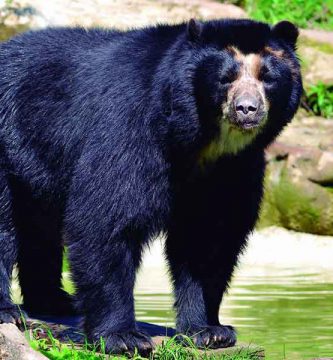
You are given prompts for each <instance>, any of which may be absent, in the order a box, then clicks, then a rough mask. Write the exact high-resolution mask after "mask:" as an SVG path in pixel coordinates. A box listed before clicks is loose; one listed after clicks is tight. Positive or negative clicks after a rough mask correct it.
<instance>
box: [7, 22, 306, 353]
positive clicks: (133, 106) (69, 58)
mask: <svg viewBox="0 0 333 360" xmlns="http://www.w3.org/2000/svg"><path fill="white" fill-rule="evenodd" d="M282 30H283V31H282ZM281 34H282V35H281ZM290 39H293V35H291V36H288V34H287V35H286V29H285V27H280V28H279V31H275V32H274V31H271V28H270V27H269V26H268V25H266V24H262V23H257V22H253V21H249V20H223V21H212V22H207V23H202V24H201V23H198V22H192V23H190V25H188V26H187V25H186V24H182V25H177V26H157V27H151V28H146V29H142V30H133V31H129V32H117V31H104V30H98V29H92V30H89V31H87V30H84V29H79V28H76V29H66V28H60V29H46V30H43V31H36V32H28V33H26V34H23V35H20V36H18V37H16V38H13V39H12V40H10V41H9V42H7V43H4V44H1V46H0V137H1V138H0V146H1V149H0V161H1V164H0V165H1V170H0V171H1V173H0V185H1V193H0V195H1V198H0V236H1V237H0V254H1V255H0V322H1V321H3V322H7V321H11V320H12V321H15V319H17V317H18V315H17V313H16V312H15V311H16V310H15V308H14V306H13V305H12V304H11V301H10V297H9V280H10V277H11V271H12V268H13V265H14V263H15V262H18V266H19V272H20V277H19V278H20V283H21V286H22V290H23V296H24V301H25V305H26V309H27V311H28V312H29V311H30V312H38V313H41V312H43V313H57V314H67V313H68V312H70V310H71V306H70V303H69V301H68V298H67V296H66V295H65V294H64V293H63V292H62V290H60V274H61V259H62V246H63V240H64V241H65V243H66V245H67V246H68V251H69V258H70V263H71V269H72V273H73V279H74V281H75V284H76V287H77V293H76V308H77V310H78V311H79V312H81V313H82V314H84V316H85V330H86V332H87V334H88V336H89V337H90V339H92V340H99V338H100V336H103V337H105V339H106V347H107V350H108V351H111V350H112V351H113V352H124V351H130V352H132V351H133V349H134V347H138V348H139V350H140V351H141V352H143V353H145V352H147V351H149V350H150V349H151V343H150V339H149V337H147V336H146V335H145V334H142V333H139V332H138V330H137V329H136V327H135V318H134V303H133V286H134V282H135V272H136V270H137V268H138V266H139V264H140V259H141V253H142V249H143V248H144V246H145V245H147V243H148V241H149V239H151V238H152V237H153V236H155V235H157V234H158V233H160V232H161V231H164V232H166V233H167V235H168V236H167V242H166V256H167V259H168V261H169V263H170V270H171V274H172V278H173V281H174V287H175V296H176V303H175V306H176V309H177V331H178V332H181V333H187V334H193V335H195V334H196V342H197V344H198V345H199V346H205V345H210V346H212V347H220V346H229V345H232V344H233V343H234V342H235V333H234V330H233V329H232V328H231V327H226V326H222V325H220V323H219V319H218V309H219V305H220V302H221V299H222V295H223V293H224V292H225V290H226V288H227V285H228V282H229V280H230V277H231V274H232V271H233V268H234V266H235V264H236V262H237V257H238V254H239V253H240V251H241V250H242V248H243V247H244V245H245V242H246V240H245V239H246V236H247V234H248V233H249V232H250V231H251V230H252V229H253V226H254V224H255V222H256V219H257V216H258V211H259V205H260V199H261V196H262V182H263V174H264V168H265V164H264V148H265V146H267V145H268V144H269V143H270V142H271V141H272V140H273V139H274V137H275V136H276V135H277V134H278V133H279V132H280V131H281V129H282V128H283V126H284V125H285V124H286V123H287V122H288V121H289V120H290V119H291V118H292V116H293V115H294V113H295V111H296V109H297V106H298V103H299V97H300V94H301V91H302V84H301V79H300V76H299V65H298V61H297V59H296V56H295V54H294V52H293V46H294V44H290V41H291V40H290ZM228 45H234V46H237V47H238V49H240V50H241V51H243V52H244V53H249V52H260V51H261V50H262V49H263V47H264V46H266V45H269V46H271V47H272V48H276V49H283V50H284V51H285V54H286V57H287V58H288V61H285V62H283V61H282V60H281V61H278V60H276V59H273V58H272V57H266V58H264V62H265V63H266V65H267V67H269V68H270V73H272V74H273V80H272V78H268V80H265V79H264V78H263V80H262V81H264V82H265V90H266V94H267V98H268V99H269V102H270V104H271V107H270V112H269V120H268V123H267V125H266V127H265V129H264V131H263V132H262V133H261V134H260V135H259V136H258V137H257V138H256V140H255V141H254V142H253V143H252V144H251V145H250V146H248V147H247V148H246V149H244V150H243V151H242V152H240V153H238V154H237V155H225V156H222V157H221V158H220V159H218V160H217V161H214V162H212V163H210V164H207V165H206V166H205V167H204V168H201V167H200V166H199V165H198V156H199V154H200V151H201V149H202V148H203V146H205V145H206V144H208V143H209V142H210V141H211V140H212V139H213V138H214V137H215V136H216V134H217V132H218V123H217V121H216V119H217V117H218V116H219V115H220V113H221V106H220V105H221V103H222V102H223V101H225V98H226V93H227V91H228V83H222V82H221V78H223V79H224V78H225V76H226V75H227V76H229V75H230V71H231V72H232V69H233V68H235V66H236V64H235V60H234V59H231V58H230V56H229V57H228V56H227V55H226V53H225V52H224V51H223V50H224V49H225V47H226V46H228ZM292 68H293V72H294V73H296V76H295V75H293V74H292V71H291V70H292ZM230 69H231V70H230ZM227 71H229V72H228V73H226V72H227ZM265 76H266V75H265Z"/></svg>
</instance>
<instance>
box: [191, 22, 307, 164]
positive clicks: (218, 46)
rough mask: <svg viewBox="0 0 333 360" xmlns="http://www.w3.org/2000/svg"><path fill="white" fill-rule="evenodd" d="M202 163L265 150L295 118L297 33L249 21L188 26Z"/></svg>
mask: <svg viewBox="0 0 333 360" xmlns="http://www.w3.org/2000/svg"><path fill="white" fill-rule="evenodd" d="M186 37H187V39H186V41H187V44H188V52H187V54H188V60H187V61H188V63H189V64H191V66H190V67H188V69H187V76H188V78H190V79H191V87H192V92H193V98H194V99H195V108H196V114H197V117H198V122H199V124H200V136H201V139H202V147H201V151H200V160H202V161H204V162H205V161H211V160H214V159H216V158H218V157H220V156H222V155H223V154H237V153H239V152H240V151H242V150H244V149H245V148H248V147H252V148H253V147H256V148H258V147H260V148H261V149H263V148H264V147H266V146H267V145H268V144H269V143H270V142H271V141H272V140H273V139H274V138H275V137H276V136H277V135H278V133H279V132H280V131H281V130H282V128H283V127H284V126H285V125H286V124H287V123H288V122H289V121H290V120H291V118H292V117H293V116H294V114H295V112H296V110H297V107H298V105H299V101H300V96H301V94H302V81H301V75H300V66H299V61H298V59H297V56H296V54H295V49H296V40H297V37H298V30H297V28H296V27H295V26H294V25H293V24H292V23H290V22H288V21H282V22H279V23H278V24H276V25H275V26H272V27H271V26H269V25H267V24H264V23H260V22H255V21H251V20H218V21H209V22H206V23H201V22H198V21H196V20H190V22H189V23H188V24H187V33H186Z"/></svg>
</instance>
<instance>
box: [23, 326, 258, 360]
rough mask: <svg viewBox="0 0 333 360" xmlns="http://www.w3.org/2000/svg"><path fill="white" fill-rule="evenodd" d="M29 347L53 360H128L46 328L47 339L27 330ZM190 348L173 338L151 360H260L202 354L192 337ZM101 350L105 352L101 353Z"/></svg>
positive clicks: (242, 354) (251, 354)
mask: <svg viewBox="0 0 333 360" xmlns="http://www.w3.org/2000/svg"><path fill="white" fill-rule="evenodd" d="M26 334H27V337H28V340H29V342H30V345H31V347H32V348H33V349H35V350H36V351H39V352H41V353H42V354H43V355H45V356H46V357H47V358H48V359H51V360H88V359H89V360H104V359H105V360H106V359H108V360H109V359H110V360H111V359H127V357H126V356H115V355H107V354H106V353H105V350H104V349H105V346H104V342H103V340H102V339H101V343H100V344H99V345H100V346H98V349H99V351H98V350H97V346H95V347H94V346H92V345H90V344H88V342H86V343H85V344H84V345H82V346H78V345H75V344H74V343H68V344H63V343H61V342H59V341H58V340H57V339H55V338H54V337H53V335H52V333H51V331H50V330H48V329H46V335H47V336H46V337H43V338H39V336H38V329H36V330H34V331H33V332H31V331H30V332H29V331H26ZM185 341H186V342H187V346H186V347H185V346H182V345H181V344H180V343H178V342H177V341H176V339H175V337H173V338H170V339H168V340H166V341H165V342H163V343H162V344H161V345H158V346H157V347H156V349H155V351H154V354H153V355H151V356H150V358H149V359H150V360H186V359H191V360H199V359H200V360H201V359H203V360H258V359H259V358H260V356H259V354H258V353H256V352H255V351H253V350H251V351H250V350H239V351H238V352H237V353H235V354H223V355H214V354H209V353H206V352H205V351H199V350H198V349H197V348H196V347H195V345H194V344H193V342H192V340H191V339H190V338H185ZM100 349H102V350H100ZM131 358H132V359H134V360H144V359H146V358H143V357H141V356H140V355H139V354H138V353H134V355H133V356H132V357H131Z"/></svg>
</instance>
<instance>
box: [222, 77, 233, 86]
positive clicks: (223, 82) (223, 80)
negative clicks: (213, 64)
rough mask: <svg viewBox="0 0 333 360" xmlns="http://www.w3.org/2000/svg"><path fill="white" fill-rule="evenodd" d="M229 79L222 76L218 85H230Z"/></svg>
mask: <svg viewBox="0 0 333 360" xmlns="http://www.w3.org/2000/svg"><path fill="white" fill-rule="evenodd" d="M231 81H232V80H231V77H230V76H228V75H223V76H221V77H220V83H221V84H223V85H227V84H230V83H231Z"/></svg>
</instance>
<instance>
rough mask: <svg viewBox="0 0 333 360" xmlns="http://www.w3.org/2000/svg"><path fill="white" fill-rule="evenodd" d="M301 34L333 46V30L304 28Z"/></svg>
mask: <svg viewBox="0 0 333 360" xmlns="http://www.w3.org/2000/svg"><path fill="white" fill-rule="evenodd" d="M301 35H303V36H305V37H307V38H309V39H311V40H314V41H318V42H321V43H325V44H331V45H332V46H333V32H332V31H325V30H315V29H302V30H301Z"/></svg>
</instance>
